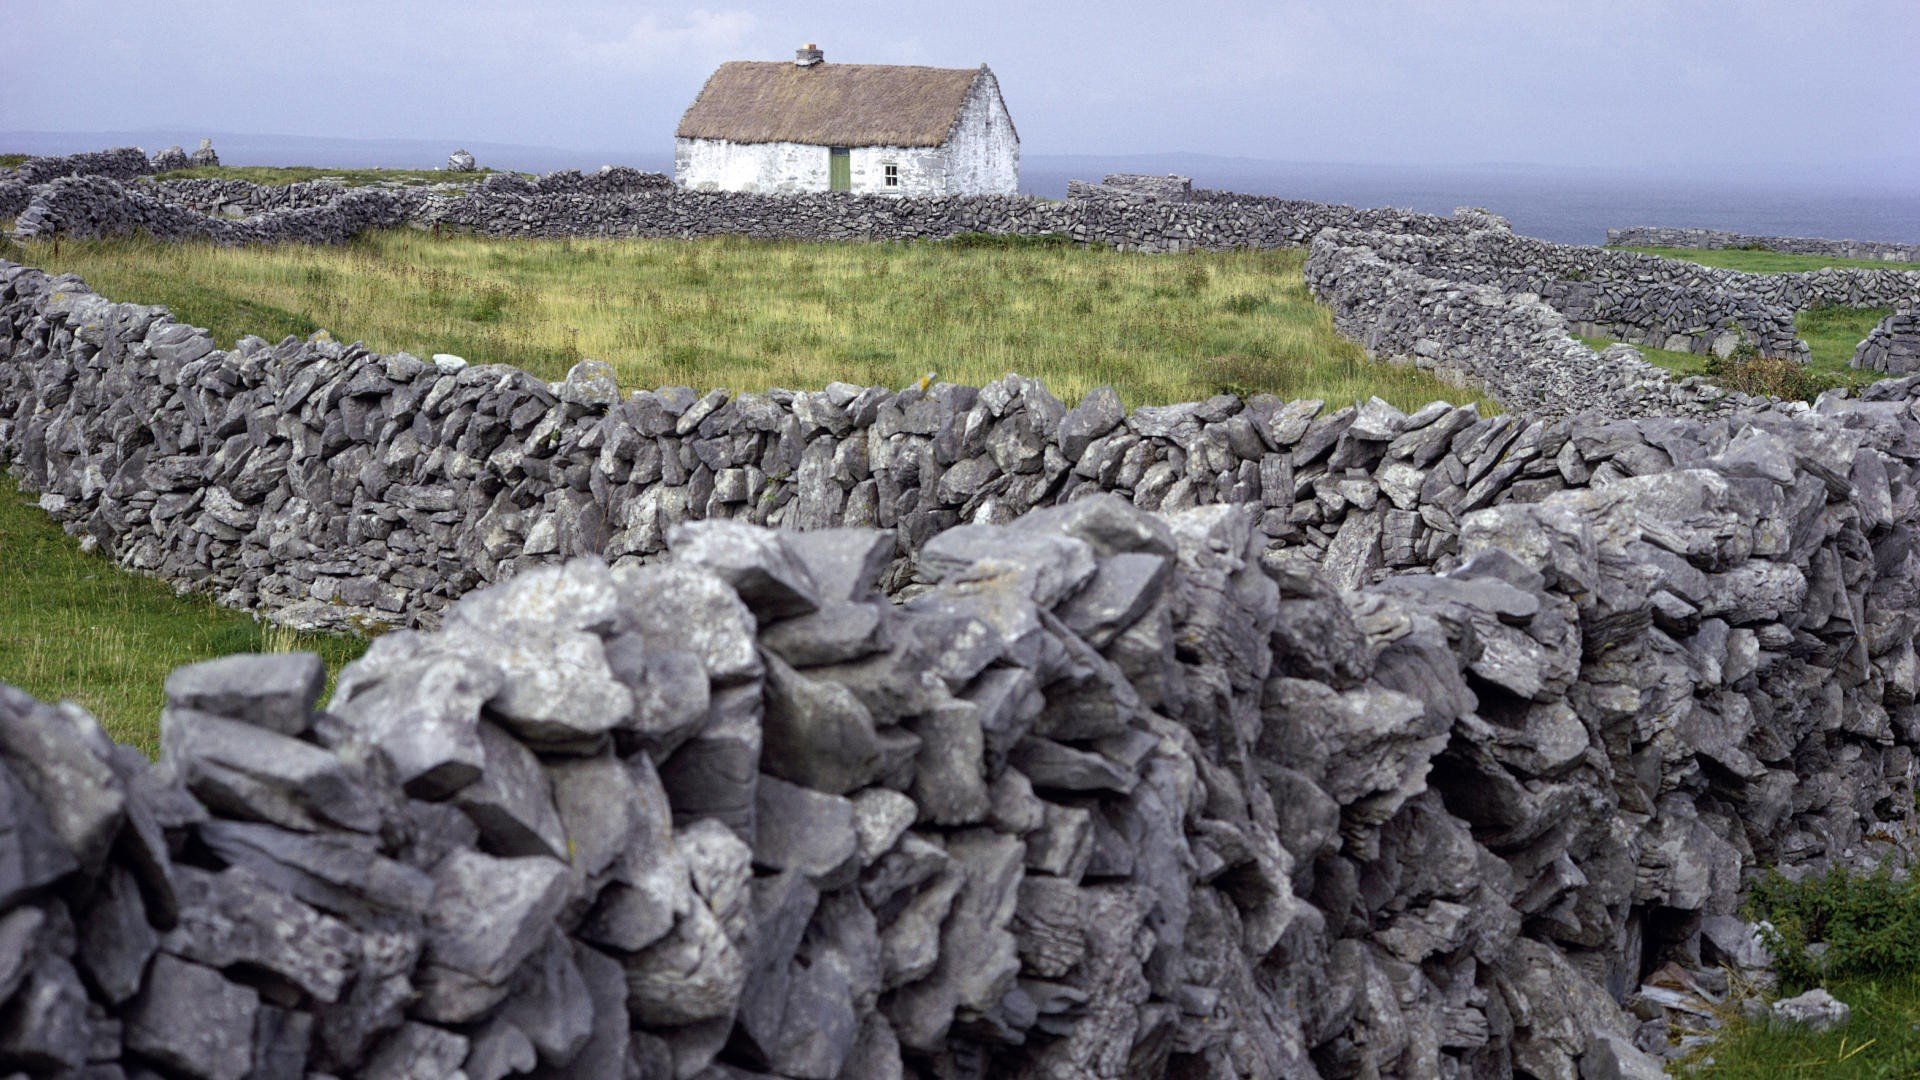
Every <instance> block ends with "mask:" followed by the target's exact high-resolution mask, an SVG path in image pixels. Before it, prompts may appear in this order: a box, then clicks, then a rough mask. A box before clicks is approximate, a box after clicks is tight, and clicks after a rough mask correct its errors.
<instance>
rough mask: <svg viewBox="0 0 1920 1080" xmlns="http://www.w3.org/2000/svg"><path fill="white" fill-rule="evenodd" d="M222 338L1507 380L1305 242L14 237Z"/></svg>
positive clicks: (109, 289) (814, 372) (657, 380)
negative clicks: (1433, 349)
mask: <svg viewBox="0 0 1920 1080" xmlns="http://www.w3.org/2000/svg"><path fill="white" fill-rule="evenodd" d="M0 255H5V256H6V257H8V258H12V259H16V260H18V261H22V262H26V263H29V264H32V265H35V266H40V267H44V268H47V269H49V270H52V271H56V272H60V271H71V272H74V273H78V274H79V275H81V276H82V277H83V278H85V279H86V281H87V282H88V284H90V285H92V286H93V287H94V288H95V289H96V290H98V291H99V292H101V293H102V294H104V295H106V296H109V297H112V298H114V299H116V300H128V301H138V302H141V303H156V304H165V305H167V306H168V307H170V308H172V309H173V311H174V314H175V315H176V316H177V317H179V318H181V319H183V320H185V321H187V322H190V323H193V324H195V325H198V326H205V327H208V328H209V329H211V330H212V331H213V332H214V334H215V336H216V337H217V338H219V339H220V340H221V341H222V343H230V342H232V341H233V340H234V339H235V338H237V337H239V336H240V335H242V334H247V333H257V334H259V335H261V336H262V337H266V338H268V339H270V340H277V339H279V338H280V337H282V336H284V335H287V334H295V335H302V336H304V335H306V334H309V333H312V332H313V331H314V330H317V329H321V328H325V329H326V330H328V331H329V332H330V333H332V334H333V335H334V336H335V337H338V338H340V339H342V340H348V341H352V340H362V341H365V342H366V343H367V344H369V345H370V346H372V347H373V348H375V349H377V350H379V351H383V352H387V351H394V350H402V349H404V350H406V351H409V352H412V353H415V354H417V355H420V356H427V355H430V354H432V353H436V352H449V353H454V354H456V355H459V356H462V357H465V358H466V359H467V360H469V361H472V362H475V363H481V362H495V363H506V364H513V365H515V366H517V367H521V368H524V369H526V370H528V371H531V372H534V373H535V374H537V375H539V376H541V377H543V378H547V379H558V378H561V377H563V376H564V375H565V373H566V371H567V369H568V368H569V367H571V366H572V365H573V364H574V363H575V362H576V361H578V360H579V359H580V358H582V357H593V358H596V359H600V360H605V361H607V362H608V363H610V364H612V365H613V367H614V370H615V371H616V372H617V373H618V375H619V378H620V382H621V385H622V386H623V387H625V388H627V389H641V388H652V387H655V386H662V385H688V386H693V387H696V388H701V389H706V388H710V387H716V386H717V387H728V388H731V389H734V390H742V391H744V390H759V389H765V388H768V387H787V388H793V389H807V388H817V387H821V386H825V385H826V384H827V383H829V382H832V381H835V380H842V381H846V382H852V383H860V384H882V385H891V386H904V385H907V384H909V383H912V382H915V381H916V380H918V379H919V378H920V377H921V376H922V375H924V374H926V373H927V372H929V371H934V372H938V373H939V377H940V378H941V379H944V380H947V381H951V382H957V383H967V384H972V385H980V384H983V383H986V382H989V381H991V380H993V379H997V378H1000V377H1001V376H1003V375H1005V374H1007V373H1008V372H1017V373H1019V374H1022V375H1029V376H1035V377H1038V378H1040V379H1043V380H1044V381H1045V382H1046V383H1047V385H1048V387H1049V388H1050V389H1052V390H1053V392H1054V393H1055V394H1058V395H1060V396H1061V397H1062V398H1064V399H1066V400H1068V401H1075V400H1078V398H1079V397H1080V396H1081V395H1083V394H1085V393H1086V392H1087V391H1088V390H1091V389H1093V388H1094V387H1096V386H1099V385H1101V384H1110V385H1112V386H1114V387H1115V388H1116V389H1118V390H1119V391H1120V394H1121V396H1122V398H1123V399H1124V400H1125V401H1126V402H1127V403H1128V404H1129V405H1147V404H1162V403H1167V402H1177V401H1190V400H1194V399H1198V398H1205V397H1207V396H1209V395H1212V394H1216V393H1220V392H1223V391H1232V392H1238V393H1246V394H1251V393H1260V392H1267V393H1273V394H1277V395H1279V396H1281V397H1284V398H1320V399H1323V400H1326V401H1330V402H1335V403H1338V404H1343V405H1344V404H1346V403H1349V402H1353V401H1357V400H1364V399H1365V398H1367V397H1370V396H1373V395H1378V396H1380V397H1382V398H1385V399H1386V400H1388V401H1390V402H1392V403H1394V404H1395V405H1397V406H1399V407H1401V408H1403V409H1413V408H1417V407H1418V406H1420V405H1423V404H1425V403H1427V402H1429V401H1433V400H1435V399H1442V398H1444V399H1449V400H1456V401H1463V402H1464V401H1477V402H1479V403H1480V404H1481V405H1482V406H1483V407H1484V408H1487V409H1492V408H1493V405H1492V403H1491V402H1489V401H1487V400H1486V399H1485V398H1482V397H1479V396H1476V395H1475V394H1473V393H1471V392H1467V391H1462V390H1459V389H1456V388H1453V387H1449V386H1447V385H1445V384H1443V383H1441V382H1439V381H1438V380H1436V379H1434V378H1432V377H1431V376H1429V375H1427V374H1426V373H1423V372H1420V371H1418V370H1416V369H1414V368H1411V367H1400V366H1394V365H1388V364H1381V363H1376V362H1374V361H1372V360H1369V359H1368V358H1367V356H1366V354H1365V353H1364V352H1363V351H1362V350H1361V349H1360V348H1359V347H1358V346H1357V345H1354V344H1353V343H1352V342H1349V341H1347V340H1346V339H1345V338H1342V337H1340V336H1339V335H1338V334H1337V333H1336V332H1335V331H1334V329H1333V321H1332V317H1331V315H1330V313H1329V312H1328V311H1327V309H1326V308H1324V307H1321V306H1320V305H1319V304H1318V303H1316V302H1315V301H1314V300H1313V298H1312V296H1311V295H1310V294H1309V293H1308V291H1307V287H1306V283H1305V281H1304V280H1303V279H1302V277H1301V266H1302V264H1303V263H1304V261H1305V253H1304V252H1303V251H1298V250H1285V251H1261V252H1232V253H1207V254H1190V255H1177V256H1168V255H1142V254H1128V253H1120V252H1114V251H1109V250H1103V249H1093V248H1084V247H1075V246H1071V245H1054V244H1023V245H1015V246H981V247H970V246H962V245H949V244H929V243H915V244H908V243H860V244H807V243H796V242H778V243H776V242H766V241H753V240H744V239H737V238H726V239H712V240H696V241H685V240H578V239H576V240H523V239H504V240H490V239H483V238H475V237H466V236H435V235H431V234H428V233H425V232H418V231H412V230H401V231H395V232H388V233H381V234H376V235H371V236H367V237H363V238H361V239H359V240H357V241H355V242H353V243H351V244H347V245H344V246H340V247H303V246H293V245H289V246H284V247H255V248H215V247H211V246H208V245H201V244H163V243H157V242H154V241H150V240H141V239H123V240H111V241H84V242H74V241H62V242H58V243H54V242H46V243H33V244H26V245H20V244H13V245H11V246H10V247H8V246H0Z"/></svg>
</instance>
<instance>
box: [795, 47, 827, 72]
mask: <svg viewBox="0 0 1920 1080" xmlns="http://www.w3.org/2000/svg"><path fill="white" fill-rule="evenodd" d="M826 60H827V54H826V53H823V52H821V51H820V46H818V45H815V44H814V43H813V42H811V41H809V42H807V45H806V47H805V48H803V49H795V50H793V63H794V65H795V66H796V67H812V66H813V65H815V64H823V63H826Z"/></svg>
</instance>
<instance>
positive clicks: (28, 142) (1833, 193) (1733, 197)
mask: <svg viewBox="0 0 1920 1080" xmlns="http://www.w3.org/2000/svg"><path fill="white" fill-rule="evenodd" d="M213 142H214V148H215V149H216V150H218V151H219V152H220V157H221V160H222V161H225V162H226V163H227V164H229V165H326V166H337V167H342V168H347V167H362V166H373V165H380V166H387V167H392V168H411V169H420V168H437V167H439V166H441V165H443V164H445V163H446V158H447V154H448V153H449V152H451V151H452V149H453V148H454V146H455V145H456V143H455V142H454V141H453V140H420V139H407V140H400V139H379V140H376V139H347V138H338V139H335V138H315V137H309V136H288V135H259V134H238V133H214V134H213ZM173 143H178V144H179V145H181V146H184V147H186V148H187V149H189V150H191V149H193V147H195V146H197V145H198V144H199V134H198V133H193V132H188V131H184V130H180V131H159V130H148V131H118V132H26V131H16V132H3V131H0V153H3V152H23V153H34V154H70V153H74V152H76V151H80V150H98V149H102V148H104V147H108V146H128V145H134V146H142V147H145V148H146V149H147V150H149V151H153V150H158V149H160V148H162V147H165V146H167V145H169V144H173ZM466 148H467V149H469V150H471V151H472V152H473V153H474V154H475V155H476V156H477V157H478V158H479V160H480V163H481V164H482V165H486V166H489V167H492V168H505V169H520V170H525V171H529V172H549V171H552V170H554V169H595V168H598V167H600V166H601V165H605V164H610V163H611V164H620V165H632V166H635V167H637V168H642V169H652V170H657V171H663V172H670V171H672V169H673V152H672V147H671V146H658V145H656V146H646V147H637V148H628V149H625V150H568V149H559V148H554V147H544V146H522V145H510V144H499V143H469V144H467V146H466ZM1109 172H1145V173H1169V172H1177V173H1180V174H1181V175H1184V176H1191V177H1193V180H1194V182H1195V183H1196V184H1198V185H1200V186H1202V187H1210V188H1224V189H1227V190H1231V191H1244V192H1248V193H1251V194H1257V195H1279V196H1283V197H1286V198H1292V199H1311V200H1314V201H1316V202H1333V203H1346V204H1348V205H1351V206H1397V207H1403V208H1407V209H1413V210H1422V211H1426V212H1428V213H1437V214H1447V213H1451V212H1452V211H1453V208H1454V207H1456V206H1480V207H1485V208H1486V209H1488V210H1491V211H1493V212H1494V213H1496V214H1500V215H1503V216H1504V217H1506V218H1507V219H1508V220H1509V221H1511V222H1512V223H1513V227H1514V229H1515V230H1517V231H1519V232H1521V233H1524V234H1526V235H1528V236H1537V237H1540V238H1541V239H1544V240H1556V241H1559V242H1561V243H1569V244H1598V243H1602V242H1603V241H1605V239H1606V235H1607V229H1608V228H1610V227H1615V228H1617V227H1621V226H1627V225H1668V226H1678V227H1699V228H1712V229H1729V230H1732V231H1735V232H1746V233H1753V234H1758V235H1767V236H1820V237H1826V238H1828V239H1834V240H1889V241H1898V242H1903V243H1920V169H1915V170H1913V171H1911V172H1909V173H1906V174H1905V176H1907V177H1910V179H1902V180H1889V179H1881V180H1877V181H1876V180H1858V179H1841V178H1820V177H1807V176H1804V175H1800V176H1783V175H1777V174H1773V173H1769V172H1767V171H1763V170H1757V169H1743V170H1732V171H1727V172H1724V173H1721V174H1715V173H1713V172H1711V171H1708V170H1705V169H1702V170H1699V171H1697V172H1696V173H1694V174H1692V175H1687V176H1676V175H1655V174H1650V173H1637V172H1632V171H1628V170H1624V169H1598V168H1585V169H1582V168H1554V167H1545V166H1532V165H1481V166H1446V167H1416V166H1394V165H1336V164H1314V163H1304V164H1303V163H1288V162H1278V161H1259V160H1253V159H1247V158H1224V157H1214V156H1209V155H1204V154H1115V155H1057V154H1044V153H1037V152H1034V151H1033V150H1032V149H1029V150H1028V152H1027V153H1025V154H1023V155H1022V161H1021V169H1020V180H1021V185H1020V186H1021V188H1022V190H1024V191H1026V192H1028V193H1030V194H1034V195H1041V196H1045V197H1047V198H1061V197H1064V196H1065V195H1066V193H1067V181H1068V180H1098V179H1099V178H1100V177H1101V176H1103V175H1105V174H1106V173H1109Z"/></svg>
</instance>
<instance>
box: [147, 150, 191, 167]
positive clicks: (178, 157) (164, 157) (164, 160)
mask: <svg viewBox="0 0 1920 1080" xmlns="http://www.w3.org/2000/svg"><path fill="white" fill-rule="evenodd" d="M192 166H193V161H192V159H190V158H188V157H187V152H186V151H185V150H182V149H180V148H179V147H178V146H169V147H167V148H166V149H165V150H162V151H160V152H159V153H157V154H155V155H153V171H154V172H156V173H164V172H174V171H176V170H179V169H187V168H191V167H192Z"/></svg>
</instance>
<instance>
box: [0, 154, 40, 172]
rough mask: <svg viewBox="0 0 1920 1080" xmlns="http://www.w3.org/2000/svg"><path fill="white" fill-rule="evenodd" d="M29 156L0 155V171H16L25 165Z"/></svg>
mask: <svg viewBox="0 0 1920 1080" xmlns="http://www.w3.org/2000/svg"><path fill="white" fill-rule="evenodd" d="M31 156H32V155H31V154H0V169H17V168H19V167H20V166H22V165H25V164H26V163H27V158H29V157H31Z"/></svg>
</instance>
